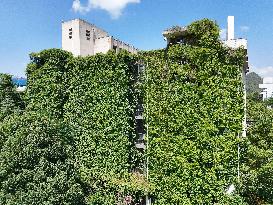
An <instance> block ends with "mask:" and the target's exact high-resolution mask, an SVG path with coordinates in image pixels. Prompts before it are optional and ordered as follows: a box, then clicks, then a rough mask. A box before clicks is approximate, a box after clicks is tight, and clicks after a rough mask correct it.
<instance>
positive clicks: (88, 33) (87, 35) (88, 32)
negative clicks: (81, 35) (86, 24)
mask: <svg viewBox="0 0 273 205" xmlns="http://www.w3.org/2000/svg"><path fill="white" fill-rule="evenodd" d="M85 35H86V39H87V40H88V41H89V40H90V31H89V30H86V34H85Z"/></svg>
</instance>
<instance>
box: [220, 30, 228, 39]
mask: <svg viewBox="0 0 273 205" xmlns="http://www.w3.org/2000/svg"><path fill="white" fill-rule="evenodd" d="M226 36H227V29H226V28H223V29H221V30H220V38H221V39H222V40H226Z"/></svg>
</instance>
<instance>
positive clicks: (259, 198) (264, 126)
mask: <svg viewBox="0 0 273 205" xmlns="http://www.w3.org/2000/svg"><path fill="white" fill-rule="evenodd" d="M247 120H248V122H249V127H248V130H247V138H246V139H245V145H244V147H242V151H243V152H242V156H243V158H242V163H243V167H242V195H243V196H244V197H245V198H246V199H247V201H248V202H249V204H253V205H259V204H265V203H271V204H272V203H273V158H272V156H273V111H272V109H268V108H267V105H266V103H265V102H262V101H260V100H259V99H258V98H257V95H256V97H255V95H251V96H249V98H248V102H247Z"/></svg>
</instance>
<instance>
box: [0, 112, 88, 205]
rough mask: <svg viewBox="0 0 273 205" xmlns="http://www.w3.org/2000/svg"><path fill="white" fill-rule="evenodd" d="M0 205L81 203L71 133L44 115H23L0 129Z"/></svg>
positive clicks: (82, 197) (27, 113)
mask: <svg viewBox="0 0 273 205" xmlns="http://www.w3.org/2000/svg"><path fill="white" fill-rule="evenodd" d="M0 135H1V139H4V140H5V141H4V142H3V143H2V144H3V146H2V147H0V150H1V152H0V204H1V205H16V204H18V205H19V204H20V205H21V204H33V205H36V204H37V205H40V204H50V205H53V204H56V205H57V204H58V205H59V204H60V205H61V204H63V205H64V204H65V205H69V204H70V205H72V204H74V205H76V204H77V205H78V204H79V205H80V204H84V193H83V189H82V184H81V182H80V180H79V176H78V174H77V173H78V168H77V162H76V161H75V158H74V152H75V141H74V138H73V131H72V130H71V129H70V128H69V127H68V126H67V125H66V124H65V123H63V122H61V121H59V120H55V119H52V118H51V117H50V116H48V115H47V114H42V113H38V112H36V113H34V112H25V113H24V114H23V115H21V116H14V117H13V118H11V119H9V120H7V121H5V122H4V123H2V124H1V126H0Z"/></svg>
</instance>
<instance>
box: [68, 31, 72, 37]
mask: <svg viewBox="0 0 273 205" xmlns="http://www.w3.org/2000/svg"><path fill="white" fill-rule="evenodd" d="M68 37H69V39H71V38H72V28H70V29H69V35H68Z"/></svg>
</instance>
